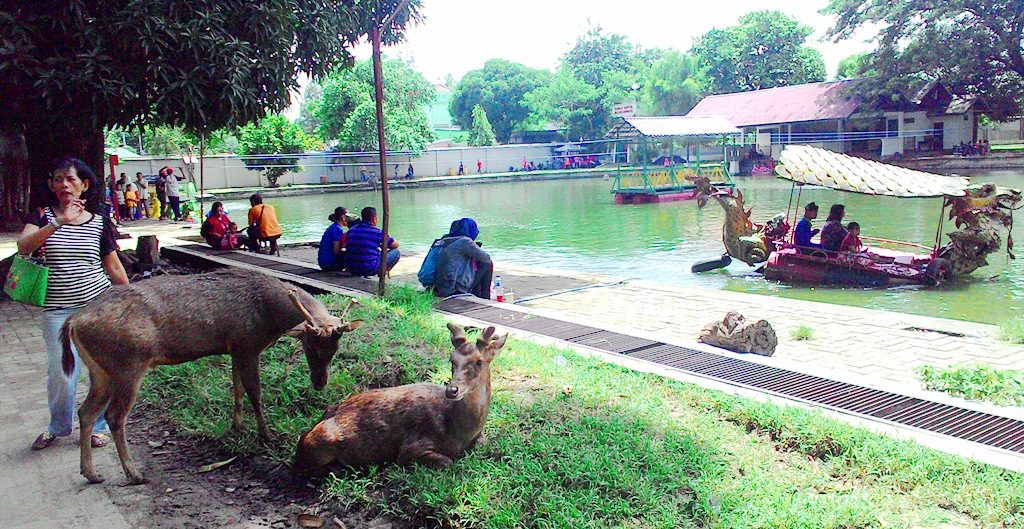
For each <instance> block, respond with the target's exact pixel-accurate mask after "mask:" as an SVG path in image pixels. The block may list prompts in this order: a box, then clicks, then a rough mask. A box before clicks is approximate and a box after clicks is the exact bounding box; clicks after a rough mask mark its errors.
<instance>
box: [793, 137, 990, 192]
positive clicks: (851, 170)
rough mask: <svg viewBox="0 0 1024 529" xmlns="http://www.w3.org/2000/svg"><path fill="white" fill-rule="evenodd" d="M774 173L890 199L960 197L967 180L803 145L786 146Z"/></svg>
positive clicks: (808, 182)
mask: <svg viewBox="0 0 1024 529" xmlns="http://www.w3.org/2000/svg"><path fill="white" fill-rule="evenodd" d="M779 161H780V165H777V166H776V167H775V172H776V173H777V174H778V176H779V177H780V178H784V179H786V180H792V181H794V182H797V183H799V184H812V185H819V186H824V187H829V188H832V189H838V190H839V191H849V192H851V193H864V194H867V195H885V196H891V197H904V198H911V197H941V196H952V197H961V196H964V195H966V194H967V186H968V185H969V184H970V179H968V178H964V177H961V176H942V175H937V174H932V173H926V172H924V171H914V170H912V169H907V168H904V167H897V166H895V165H889V164H884V163H881V162H875V161H872V160H865V159H863V158H857V157H855V156H848V155H846V154H840V153H837V152H833V151H830V150H827V149H821V148H818V147H810V146H807V145H787V146H786V148H784V149H783V150H782V155H781V156H780V157H779Z"/></svg>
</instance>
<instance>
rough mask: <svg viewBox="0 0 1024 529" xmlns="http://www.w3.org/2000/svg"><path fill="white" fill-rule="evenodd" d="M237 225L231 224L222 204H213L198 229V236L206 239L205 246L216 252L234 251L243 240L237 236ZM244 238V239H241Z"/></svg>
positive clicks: (239, 246) (240, 245)
mask: <svg viewBox="0 0 1024 529" xmlns="http://www.w3.org/2000/svg"><path fill="white" fill-rule="evenodd" d="M237 232H238V225H236V224H235V223H234V222H231V219H229V218H228V214H227V213H225V212H224V204H222V203H220V202H214V203H213V206H212V207H211V208H210V214H209V215H208V216H207V217H206V220H205V221H204V222H203V226H202V227H201V228H199V234H200V235H202V236H203V238H204V239H206V244H209V245H210V247H211V248H216V249H218V250H235V249H238V248H241V247H242V245H243V244H244V242H245V241H244V240H242V239H241V238H240V236H239V235H238V233H237ZM243 238H244V237H243Z"/></svg>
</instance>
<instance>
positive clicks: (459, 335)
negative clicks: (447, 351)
mask: <svg viewBox="0 0 1024 529" xmlns="http://www.w3.org/2000/svg"><path fill="white" fill-rule="evenodd" d="M448 330H449V331H450V332H451V333H452V345H454V346H455V347H456V348H458V347H461V346H462V344H464V343H466V330H465V329H463V328H462V327H460V326H458V325H455V324H454V323H449V324H448Z"/></svg>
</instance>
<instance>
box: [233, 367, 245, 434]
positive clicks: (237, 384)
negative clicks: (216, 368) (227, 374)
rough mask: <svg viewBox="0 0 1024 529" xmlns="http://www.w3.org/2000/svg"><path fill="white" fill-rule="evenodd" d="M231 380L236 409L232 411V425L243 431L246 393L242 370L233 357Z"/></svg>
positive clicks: (238, 430) (236, 429)
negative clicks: (243, 404)
mask: <svg viewBox="0 0 1024 529" xmlns="http://www.w3.org/2000/svg"><path fill="white" fill-rule="evenodd" d="M231 382H232V389H233V390H234V393H235V409H234V411H233V412H232V413H231V427H232V428H233V429H234V430H235V431H236V432H240V431H242V397H243V396H244V395H245V386H244V385H243V384H242V371H241V368H240V367H238V361H237V360H235V357H234V356H232V357H231Z"/></svg>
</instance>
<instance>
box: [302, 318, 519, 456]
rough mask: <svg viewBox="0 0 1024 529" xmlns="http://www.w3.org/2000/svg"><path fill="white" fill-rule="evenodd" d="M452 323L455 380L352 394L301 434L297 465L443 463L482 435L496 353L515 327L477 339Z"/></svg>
mask: <svg viewBox="0 0 1024 529" xmlns="http://www.w3.org/2000/svg"><path fill="white" fill-rule="evenodd" d="M448 330H450V331H451V333H452V345H454V346H455V351H453V352H452V356H451V362H452V380H451V382H449V383H448V385H447V386H438V385H435V384H409V385H406V386H399V387H394V388H383V389H375V390H371V391H366V392H364V393H359V394H356V395H352V396H350V397H348V398H347V399H345V400H344V401H343V402H341V403H340V404H338V405H336V406H333V407H331V408H329V409H328V410H327V413H326V414H325V415H324V418H323V420H321V421H320V422H319V423H318V424H317V425H316V426H314V427H313V429H311V430H310V431H308V432H306V433H305V434H303V436H302V437H301V438H300V439H299V446H298V448H297V449H296V451H295V471H296V472H298V473H300V474H319V473H321V472H322V471H323V470H324V469H325V467H327V466H329V465H334V464H336V465H340V466H352V467H365V466H369V465H377V464H384V463H398V464H400V465H406V464H409V463H413V462H416V463H420V464H423V465H427V466H432V467H438V468H440V467H446V466H448V465H451V464H452V460H453V459H455V458H457V457H459V456H461V455H462V454H463V453H465V451H466V450H467V449H468V448H470V447H471V446H473V445H474V444H475V443H477V442H479V441H480V439H481V432H482V431H483V427H484V421H486V420H487V412H488V410H489V409H490V406H491V360H493V359H494V355H496V354H497V353H498V351H499V350H500V349H501V348H502V347H503V346H504V345H505V339H506V338H507V337H508V335H507V334H506V335H504V336H501V337H499V338H492V337H493V335H494V327H488V328H487V330H485V331H484V332H483V334H481V335H480V337H479V338H477V340H476V343H475V344H473V343H470V342H468V341H467V340H466V334H465V331H463V329H462V327H459V326H457V325H455V324H452V323H449V324H448Z"/></svg>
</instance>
